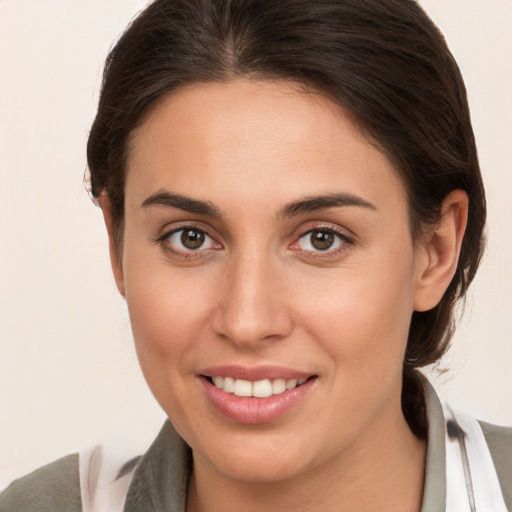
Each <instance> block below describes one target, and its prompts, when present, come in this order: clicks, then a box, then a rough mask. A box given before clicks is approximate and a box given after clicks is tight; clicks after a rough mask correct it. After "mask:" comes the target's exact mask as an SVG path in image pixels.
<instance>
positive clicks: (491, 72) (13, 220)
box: [0, 0, 512, 487]
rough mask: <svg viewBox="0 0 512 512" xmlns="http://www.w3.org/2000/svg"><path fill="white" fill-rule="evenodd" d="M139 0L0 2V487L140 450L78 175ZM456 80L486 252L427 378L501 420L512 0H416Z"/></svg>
mask: <svg viewBox="0 0 512 512" xmlns="http://www.w3.org/2000/svg"><path fill="white" fill-rule="evenodd" d="M145 3H146V2H145V1H143V0H108V2H107V1H105V0H73V1H69V0H0V196H1V200H0V240H1V242H0V487H2V485H5V484H6V483H7V482H8V481H10V480H11V479H12V478H14V477H16V476H19V475H21V474H23V473H26V472H28V471H30V470H31V469H33V468H35V467H37V466H39V465H41V464H44V463H46V462H48V461H50V460H53V459H55V458H57V457H60V456H62V455H64V454H66V453H69V452H72V451H75V450H80V449H83V448H86V447H88V446H90V445H92V444H95V443H97V442H104V441H107V442H111V441H113V440H115V442H120V443H125V444H129V445H131V446H132V447H133V449H134V450H135V451H139V450H143V449H144V447H145V446H146V445H147V444H148V443H149V442H150V440H151V439H152V437H153V436H154V435H155V434H156V432H157V430H158V429H159V427H160V424H161V423H162V421H163V419H164V415H163V413H162V412H161V411H160V410H159V408H158V406H157V405H156V402H155V401H154V399H153V398H152V396H151V395H150V393H149V391H148V390H147V389H146V385H145V383H144V381H143V379H142V376H141V375H140V371H139V369H138V365H137V362H136V360H135V356H134V352H133V350H132V342H131V335H130V328H129V323H128V318H127V313H126V309H125V307H124V303H123V301H122V300H121V299H120V298H119V297H118V295H117V292H116V290H115V287H114V283H113V279H112V277H111V275H110V267H109V261H108V251H107V242H106V235H105V233H104V229H103V225H102V220H101V216H100V212H99V210H98V209H97V208H95V207H94V206H93V205H92V203H91V202H90V200H89V198H88V196H87V194H86V193H85V191H84V188H83V186H82V177H83V173H84V170H85V165H86V163H85V162H86V160H85V144H86V138H87V133H88V129H89V127H90V124H91V122H92V118H93V115H94V112H95V105H96V101H97V96H98V88H99V81H100V77H101V68H102V63H103V60H104V58H105V56H106V54H107V51H108V49H109V47H110V44H111V43H112V42H113V40H114V39H116V38H117V37H118V35H119V34H120V32H121V31H122V29H123V28H124V26H125V25H126V24H127V22H128V21H129V20H130V19H131V17H132V16H133V15H134V14H135V13H136V12H137V11H138V9H140V8H141V7H142V6H143V5H145ZM420 3H421V4H422V5H424V7H425V8H426V10H427V11H428V12H429V13H430V15H431V16H432V17H433V19H434V21H436V22H437V23H438V24H439V26H440V27H441V28H442V30H443V31H444V32H445V34H446V36H447V39H448V42H449V45H450V47H451V48H452V51H453V53H454V54H455V57H456V58H457V60H458V62H459V64H460V67H461V68H462V71H463V74H464V76H465V78H466V84H467V87H468V92H469V97H470V104H471V109H472V115H473V119H474V129H475V133H476V137H477V143H478V146H479V152H480V157H481V164H482V170H483V174H484V180H485V183H486V186H487V192H488V201H489V242H488V251H487V254H486V257H485V259H484V262H483V265H482V268H481V271H480V273H479V275H478V277H477V279H476V282H475V284H474V286H473V289H472V291H471V293H470V297H469V301H468V304H467V306H466V315H465V317H464V321H463V322H462V324H461V325H460V328H459V331H458V334H457V336H456V338H455V340H454V349H453V350H452V351H451V352H450V354H449V355H448V357H447V358H446V360H445V361H444V362H443V364H444V365H445V366H448V367H449V368H450V370H449V371H448V373H446V374H444V375H442V376H441V377H435V379H434V383H435V385H436V387H437V388H438V389H440V390H441V392H442V394H443V396H446V397H448V398H449V399H450V400H451V401H452V402H455V403H456V404H457V405H459V406H461V407H464V408H466V409H468V410H469V411H470V412H472V413H474V414H476V415H477V416H478V417H481V418H485V419H487V420H489V421H493V422H497V423H503V424H507V423H508V424H512V407H511V405H512V377H511V370H512V343H511V341H512V322H511V316H512V291H511V289H512V266H511V261H512V236H511V226H512V220H511V219H512V206H511V205H512V200H511V195H512V149H511V146H512V31H511V30H510V27H512V1H510V0H486V1H485V2H484V0H423V1H422V2H420Z"/></svg>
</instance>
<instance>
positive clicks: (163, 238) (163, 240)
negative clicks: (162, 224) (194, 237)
mask: <svg viewBox="0 0 512 512" xmlns="http://www.w3.org/2000/svg"><path fill="white" fill-rule="evenodd" d="M187 230H188V231H195V232H197V233H202V234H203V235H204V236H207V237H208V238H210V239H211V240H212V241H213V242H214V243H215V244H216V245H219V248H221V247H222V246H221V245H220V244H219V243H218V242H216V241H215V239H214V238H213V237H212V236H210V235H209V234H208V231H207V230H206V229H204V228H201V227H198V226H194V225H192V224H186V225H182V226H178V227H176V228H173V229H171V230H169V231H166V232H165V233H163V234H162V235H160V236H159V237H157V238H156V239H155V240H154V241H155V242H156V243H158V244H159V245H160V246H161V247H162V249H163V250H164V251H165V252H167V253H170V254H172V255H173V256H174V257H177V258H180V259H183V260H191V259H196V258H201V257H204V253H205V252H206V251H216V250H218V248H208V249H201V248H198V249H197V250H193V249H189V250H180V249H174V248H173V247H172V245H171V244H170V243H169V238H170V237H172V236H173V235H175V234H177V233H180V232H185V231H187Z"/></svg>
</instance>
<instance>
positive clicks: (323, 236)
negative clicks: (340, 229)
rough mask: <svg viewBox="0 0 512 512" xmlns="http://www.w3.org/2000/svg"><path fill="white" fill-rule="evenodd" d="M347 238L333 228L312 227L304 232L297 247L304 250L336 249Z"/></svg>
mask: <svg viewBox="0 0 512 512" xmlns="http://www.w3.org/2000/svg"><path fill="white" fill-rule="evenodd" d="M346 242H348V240H347V238H346V237H345V236H344V235H342V234H341V233H337V232H336V231H334V230H332V229H311V230H309V231H308V232H307V233H304V234H303V235H302V236H301V237H300V238H299V240H298V242H297V248H298V249H300V250H302V251H335V250H336V249H338V248H339V247H341V246H342V245H343V244H344V243H346Z"/></svg>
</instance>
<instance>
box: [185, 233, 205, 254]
mask: <svg viewBox="0 0 512 512" xmlns="http://www.w3.org/2000/svg"><path fill="white" fill-rule="evenodd" d="M181 243H182V244H183V245H184V246H185V247H186V248H187V249H199V247H201V245H203V243H204V233H202V232H201V231H196V230H194V229H188V230H185V231H183V233H182V235H181Z"/></svg>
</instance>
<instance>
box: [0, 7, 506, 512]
mask: <svg viewBox="0 0 512 512" xmlns="http://www.w3.org/2000/svg"><path fill="white" fill-rule="evenodd" d="M88 160H89V167H90V171H91V182H92V193H93V195H94V196H95V198H96V199H97V201H98V204H99V205H100V207H101V209H102V211H103V214H104V218H105V224H106V226H107V230H108V233H109V240H110V252H111V261H112V267H113V272H114V276H115V279H116V283H117V286H118V289H119V291H120V293H121V294H122V295H123V296H124V297H125V298H126V300H127V304H128V308H129V311H130V319H131V324H132V329H133V333H134V339H135V344H136V349H137V353H138V357H139V361H140V363H141V367H142V370H143V373H144V375H145V378H146V380H147V382H148V384H149V387H150V389H151V390H152V392H153V394H154V395H155V397H156V398H157V400H158V401H159V403H160V405H161V406H162V408H163V409H164V411H165V412H166V414H167V415H168V416H169V418H170V420H171V421H172V425H171V424H170V423H167V424H166V425H165V426H164V429H163V430H162V432H161V434H160V435H159V437H158V438H157V440H156V441H155V444H154V445H153V446H152V447H151V448H150V450H149V451H148V452H147V453H146V454H145V455H144V456H143V457H142V458H140V459H136V460H135V461H129V462H128V463H127V464H126V465H124V466H123V467H121V468H119V467H114V468H107V469H105V468H106V466H104V467H102V468H100V469H98V468H97V467H96V462H97V461H98V460H99V459H98V457H97V455H95V454H94V453H93V454H92V455H91V456H90V457H85V456H84V457H81V459H80V461H79V462H78V466H77V465H76V460H69V459H66V460H64V461H62V462H61V463H57V465H56V466H53V467H52V468H50V469H46V470H42V473H39V474H36V475H32V476H31V477H28V479H26V480H21V481H19V482H17V483H15V484H13V485H12V486H11V488H9V489H8V490H7V491H6V493H5V494H4V496H3V498H1V499H3V500H4V502H3V503H5V505H4V504H3V503H2V501H0V505H2V506H3V507H11V508H10V509H13V510H14V509H17V510H18V509H20V506H21V505H20V504H21V503H27V500H28V498H27V496H28V495H29V494H30V493H34V489H37V494H38V497H37V499H38V501H36V502H35V503H38V504H39V507H41V496H43V500H47V501H48V507H50V508H49V509H55V508H56V507H57V506H66V507H68V508H71V507H75V508H76V507H79V506H80V499H81V500H82V501H83V504H84V507H85V508H86V509H98V507H107V509H109V510H112V509H115V508H114V507H118V508H119V507H121V506H123V504H124V509H125V510H129V511H132V510H188V511H206V510H266V509H270V510H294V509H296V510H316V509H318V508H322V509H324V510H363V511H364V510H397V511H398V510H423V511H425V510H445V509H447V510H475V509H476V510H486V509H488V510H506V507H508V508H510V507H511V497H510V495H507V494H506V493H507V492H508V493H510V490H509V489H510V486H509V483H510V479H511V475H510V469H509V464H508V465H507V457H509V456H510V450H511V448H510V446H511V443H510V433H509V432H507V431H506V430H504V429H498V428H496V427H493V426H489V425H483V426H482V427H480V426H479V425H478V424H477V423H475V422H474V421H473V420H471V419H467V418H466V417H464V416H459V415H454V414H453V413H452V411H451V410H450V409H448V408H447V409H445V410H444V411H443V410H442V408H441V406H440V403H439V400H438V399H437V397H436V395H435V393H434V392H433V390H432V388H431V387H430V385H429V384H428V382H426V381H425V380H424V379H423V378H422V377H421V375H420V374H419V373H418V372H417V370H416V369H417V368H419V367H422V366H425V365H427V364H430V363H432V362H435V361H437V360H438V359H439V358H440V357H441V355H442V354H443V353H444V352H445V350H446V347H447V344H448V342H449V339H450V335H451V332H452V311H453V307H454V305H455V303H456V302H457V300H459V299H460V298H461V297H463V296H464V294H465V292H466V290H467V287H468V286H469V284H470V282H471V280H472V279H473V277H474V274H475V272H476V269H477V267H478V263H479V260H480V257H481V251H482V245H483V243H482V230H483V226H484V222H485V199H484V193H483V187H482V183H481V177H480V172H479V168H478V161H477V157H476V149H475V145H474V139H473V134H472V130H471V124H470V120H469V113H468V108H467V102H466V99H465V90H464V86H463V83H462V80H461V77H460V74H459V72H458V68H457V66H456V64H455V62H454V61H453V58H452V57H451V55H450V53H449V51H448V50H447V48H446V45H445V43H444V40H443V39H442V37H441V36H440V34H439V32H438V31H437V30H436V28H435V27H434V26H433V25H432V23H431V22H430V20H429V19H428V18H427V17H426V16H425V15H424V13H423V12H422V11H421V10H420V8H419V7H418V6H417V5H416V4H415V3H414V2H410V1H408V0H402V1H396V0H393V1H391V0H387V1H382V0H380V1H378V2H377V1H375V2H361V1H339V2H323V1H322V2H320V1H318V2H303V1H287V2H256V1H247V0H244V1H231V2H224V1H219V2H206V1H192V2H191V1H184V0H183V1H181V2H180V1H176V0H175V1H156V2H154V3H152V4H151V5H150V6H149V7H148V8H147V9H146V10H145V11H144V12H143V13H142V14H141V15H140V16H139V17H138V18H137V19H136V20H135V21H134V22H133V23H132V25H131V26H130V28H129V29H128V30H127V32H126V33H125V34H124V36H123V37H122V38H121V40H120V41H119V42H118V44H117V45H116V47H115V48H114V50H113V51H112V53H111V55H110V57H109V60H108V62H107V66H106V72H105V77H104V84H103V90H102V97H101V100H100V104H99V108H98V115H97V117H96V120H95V123H94V125H93V127H92V130H91V134H90V138H89V145H88ZM445 433H446V436H445ZM445 437H446V444H445ZM73 468H74V469H73ZM63 471H71V474H73V472H74V474H73V478H70V477H68V478H67V479H66V480H65V482H64V483H62V486H59V490H58V492H56V491H55V490H53V489H52V490H51V492H50V491H48V489H49V487H48V486H47V482H48V480H50V481H56V480H58V479H59V478H58V475H60V474H61V473H62V472H63ZM480 472H481V473H483V474H484V476H485V478H483V479H480V478H479V476H480V475H479V474H480ZM98 479H99V481H98ZM481 480H483V481H481ZM507 482H508V483H507ZM42 488H43V489H46V490H43V491H39V490H40V489H42ZM77 490H81V498H80V493H79V492H77ZM59 500H60V501H59ZM23 506H24V505H23ZM16 507H17V508H16ZM27 507H28V508H26V509H27V510H33V509H34V508H30V507H31V505H27ZM52 507H53V508H52ZM454 507H455V508H454ZM485 507H487V508H485ZM7 509H9V508H7ZM39 509H41V508H39Z"/></svg>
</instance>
